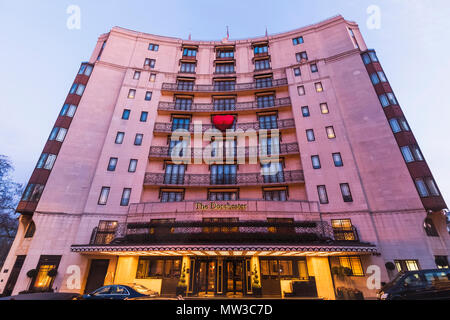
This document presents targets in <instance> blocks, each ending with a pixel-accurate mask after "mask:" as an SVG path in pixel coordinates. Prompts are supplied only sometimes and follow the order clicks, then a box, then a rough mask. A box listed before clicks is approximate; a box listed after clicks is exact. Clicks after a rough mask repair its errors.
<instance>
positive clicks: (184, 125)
mask: <svg viewBox="0 0 450 320" xmlns="http://www.w3.org/2000/svg"><path fill="white" fill-rule="evenodd" d="M190 123H191V119H189V118H173V120H172V131H175V130H179V129H183V130H189V128H190Z"/></svg>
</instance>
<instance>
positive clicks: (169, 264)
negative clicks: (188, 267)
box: [136, 257, 181, 279]
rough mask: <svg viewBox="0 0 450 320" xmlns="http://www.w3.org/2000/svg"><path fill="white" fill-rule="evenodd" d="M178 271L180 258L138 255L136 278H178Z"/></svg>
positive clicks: (179, 270)
mask: <svg viewBox="0 0 450 320" xmlns="http://www.w3.org/2000/svg"><path fill="white" fill-rule="evenodd" d="M180 273H181V259H163V258H153V257H140V258H139V264H138V269H137V273H136V278H137V279H146V278H154V277H158V278H178V277H179V276H180Z"/></svg>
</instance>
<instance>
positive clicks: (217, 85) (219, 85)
mask: <svg viewBox="0 0 450 320" xmlns="http://www.w3.org/2000/svg"><path fill="white" fill-rule="evenodd" d="M235 87H236V81H235V80H224V81H218V80H215V81H214V90H215V91H232V90H234V89H235Z"/></svg>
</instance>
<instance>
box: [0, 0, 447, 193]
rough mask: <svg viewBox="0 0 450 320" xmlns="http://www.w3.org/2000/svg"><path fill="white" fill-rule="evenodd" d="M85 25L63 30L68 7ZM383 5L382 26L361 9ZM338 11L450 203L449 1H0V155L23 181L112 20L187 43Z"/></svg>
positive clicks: (298, 23) (283, 26)
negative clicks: (374, 62) (376, 64)
mask: <svg viewBox="0 0 450 320" xmlns="http://www.w3.org/2000/svg"><path fill="white" fill-rule="evenodd" d="M70 5H77V6H79V8H80V10H81V16H80V17H81V28H80V29H79V30H78V29H74V30H70V29H68V28H67V24H66V22H67V19H68V18H69V14H68V13H67V8H68V7H69V6H70ZM373 5H376V6H378V7H379V9H380V12H381V20H380V28H379V29H373V28H369V27H368V25H367V20H368V19H369V17H370V14H368V13H367V9H368V8H369V7H370V6H373ZM336 14H342V15H343V16H344V18H346V19H348V20H352V21H355V22H357V23H358V24H359V26H360V29H361V31H362V33H363V36H364V37H365V40H366V43H367V45H368V47H369V48H374V49H376V50H377V53H378V57H379V59H380V60H381V63H382V65H383V67H384V70H385V72H386V75H387V77H388V78H389V81H390V83H391V85H392V87H393V89H394V92H395V94H396V96H397V98H398V100H399V102H400V105H401V106H402V108H403V111H404V113H405V114H406V118H407V120H408V121H409V124H410V126H411V127H412V129H413V131H414V134H415V136H416V138H417V140H418V142H419V145H420V147H421V149H422V151H423V153H424V155H425V157H426V159H427V161H428V164H429V166H430V167H431V170H432V172H433V174H434V176H435V179H436V181H437V183H438V185H439V187H440V189H441V191H442V193H443V194H444V198H445V199H446V200H447V201H450V165H449V164H448V163H449V162H450V147H449V146H450V142H449V141H448V139H449V136H447V131H448V127H449V120H450V104H449V102H448V100H447V98H448V97H447V93H449V92H447V89H445V88H446V86H447V84H449V80H448V74H450V58H449V53H450V41H449V39H450V19H449V17H450V1H448V0H384V1H383V0H370V1H366V0H339V1H336V0H314V1H311V0H277V1H275V0H273V1H272V0H257V1H254V0H227V1H212V0H192V1H186V0H164V1H159V0H146V1H145V0H136V1H132V0H128V1H123V0H122V1H118V0H110V1H106V0H96V1H87V0H86V1H84V0H83V1H82V0H71V1H63V0H58V1H55V0H45V1H44V0H40V1H21V0H14V1H13V0H0V24H1V28H0V40H1V45H0V47H1V50H0V64H1V69H0V70H1V74H2V77H1V79H0V94H1V102H0V109H1V114H2V117H1V118H0V154H3V155H6V156H8V157H10V159H11V160H12V162H13V163H14V165H15V168H16V171H15V173H14V178H15V179H16V181H17V182H21V183H26V182H27V181H28V179H29V177H30V175H31V173H32V171H33V169H34V167H35V165H36V162H37V160H38V158H39V156H40V154H41V152H42V149H43V147H44V144H45V141H46V139H47V138H48V135H49V133H50V131H51V129H52V126H53V124H54V121H55V119H56V118H57V116H58V113H59V111H60V109H61V107H62V104H63V102H64V100H65V98H66V96H67V93H68V90H69V88H70V86H71V84H72V82H73V80H74V78H75V75H76V72H77V71H78V68H79V66H80V63H81V62H82V61H86V60H88V59H89V57H90V54H91V53H92V50H93V48H94V46H95V44H96V42H97V37H98V36H99V35H100V34H102V33H106V32H108V31H109V30H110V28H111V27H113V26H121V27H124V28H129V29H133V30H137V31H141V32H146V33H153V34H160V35H165V36H173V37H180V38H183V39H187V38H188V35H189V34H190V33H191V34H192V39H193V40H220V39H222V38H224V37H225V35H226V26H227V25H228V26H229V28H230V38H231V40H233V39H239V38H248V37H254V36H261V35H264V33H265V30H266V26H267V29H268V32H269V34H273V33H279V32H284V31H289V30H291V29H296V28H299V27H303V26H306V25H309V24H312V23H316V22H320V21H322V20H324V19H327V18H329V17H332V16H334V15H336Z"/></svg>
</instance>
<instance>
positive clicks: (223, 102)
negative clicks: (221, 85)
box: [214, 98, 236, 111]
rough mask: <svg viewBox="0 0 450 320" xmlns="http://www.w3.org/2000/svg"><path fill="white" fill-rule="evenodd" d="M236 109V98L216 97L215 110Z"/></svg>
mask: <svg viewBox="0 0 450 320" xmlns="http://www.w3.org/2000/svg"><path fill="white" fill-rule="evenodd" d="M235 109H236V98H216V99H214V110H216V111H231V110H235Z"/></svg>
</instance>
